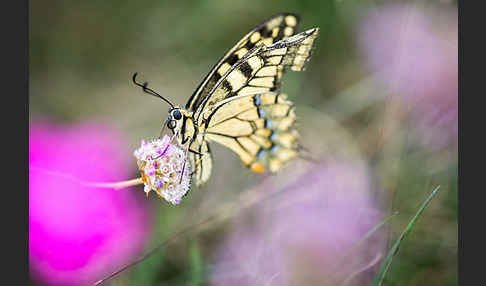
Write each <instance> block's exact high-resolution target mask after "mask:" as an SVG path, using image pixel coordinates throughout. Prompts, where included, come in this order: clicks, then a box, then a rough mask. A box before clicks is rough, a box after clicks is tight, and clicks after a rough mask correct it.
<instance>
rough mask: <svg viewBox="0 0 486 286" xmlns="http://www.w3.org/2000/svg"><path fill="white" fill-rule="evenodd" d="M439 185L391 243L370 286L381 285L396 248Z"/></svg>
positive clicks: (396, 250)
mask: <svg viewBox="0 0 486 286" xmlns="http://www.w3.org/2000/svg"><path fill="white" fill-rule="evenodd" d="M439 188H440V186H437V187H436V188H435V189H434V191H432V193H431V194H430V195H429V197H428V198H427V199H426V200H425V201H424V202H423V203H422V206H420V208H419V210H418V211H417V213H416V214H415V216H414V217H413V218H412V220H411V221H410V222H409V223H408V225H407V227H406V228H405V230H404V231H403V232H402V233H401V234H400V236H399V237H398V239H397V241H396V242H395V243H394V244H393V246H392V248H391V249H390V251H389V252H388V254H387V256H386V258H385V260H384V261H383V263H382V264H381V266H380V270H379V271H378V274H377V275H376V276H375V279H374V280H373V282H372V283H371V285H372V286H381V285H382V284H383V280H384V279H385V275H386V273H387V272H388V269H389V268H390V265H391V263H392V260H393V257H394V256H395V255H396V254H397V252H398V249H399V247H400V244H401V242H402V241H403V239H404V238H405V237H406V236H407V235H408V233H409V232H410V230H412V227H413V226H414V225H415V223H416V222H417V219H418V218H419V217H420V215H421V214H422V212H423V211H424V209H425V208H426V207H427V205H428V204H429V202H430V200H432V198H433V197H434V196H435V195H436V194H437V191H438V190H439Z"/></svg>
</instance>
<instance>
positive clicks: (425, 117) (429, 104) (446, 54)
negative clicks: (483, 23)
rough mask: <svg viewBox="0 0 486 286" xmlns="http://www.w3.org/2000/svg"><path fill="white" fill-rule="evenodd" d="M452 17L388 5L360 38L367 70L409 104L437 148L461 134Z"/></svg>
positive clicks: (425, 139) (425, 138)
mask: <svg viewBox="0 0 486 286" xmlns="http://www.w3.org/2000/svg"><path fill="white" fill-rule="evenodd" d="M444 12H449V11H444ZM455 13H457V12H455ZM445 15H448V14H445ZM448 16H449V17H442V18H444V19H445V18H446V19H447V20H446V21H443V20H442V21H440V20H441V19H440V18H439V17H436V14H433V13H431V12H430V11H428V10H420V9H419V8H418V7H417V6H416V5H406V4H388V5H385V6H383V7H381V8H378V9H376V10H374V11H373V12H371V13H370V14H368V15H367V16H366V17H365V18H364V19H363V21H362V22H360V25H359V37H358V38H359V44H360V48H361V51H362V52H363V55H364V58H365V61H366V63H367V64H368V66H369V67H370V68H371V70H373V71H375V72H379V78H380V79H381V81H382V83H383V84H384V85H385V87H387V88H389V90H390V91H392V92H396V93H398V94H399V95H400V97H401V98H402V99H403V101H404V102H405V103H407V104H408V105H409V107H410V111H411V112H410V115H411V116H412V117H413V119H414V120H415V122H416V125H418V126H417V130H418V131H419V133H418V134H419V135H420V136H421V138H422V143H426V144H429V145H431V146H434V145H436V146H438V147H441V146H444V145H446V144H448V143H450V141H451V140H456V141H457V132H458V119H457V115H458V41H457V38H458V29H457V15H456V16H455V17H454V15H448Z"/></svg>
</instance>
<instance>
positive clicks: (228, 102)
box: [167, 13, 319, 186]
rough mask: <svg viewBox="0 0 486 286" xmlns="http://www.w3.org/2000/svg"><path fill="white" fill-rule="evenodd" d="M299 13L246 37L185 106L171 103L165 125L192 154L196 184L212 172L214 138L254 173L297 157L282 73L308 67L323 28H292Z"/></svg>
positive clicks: (276, 18)
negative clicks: (282, 88) (307, 62)
mask: <svg viewBox="0 0 486 286" xmlns="http://www.w3.org/2000/svg"><path fill="white" fill-rule="evenodd" d="M298 22H299V18H298V17H297V16H296V15H294V14H290V13H283V14H278V15H275V16H273V17H271V18H270V19H268V20H267V21H264V22H263V23H262V24H260V25H258V26H257V27H256V28H255V29H253V30H252V31H251V32H250V33H248V34H247V35H246V36H244V37H243V38H242V39H241V40H240V41H239V42H238V43H237V44H236V45H235V46H234V47H233V48H232V49H230V50H229V51H228V52H227V53H226V54H225V55H224V56H223V57H222V58H221V59H220V61H219V62H218V63H217V64H216V65H215V66H214V67H213V68H212V69H211V71H210V72H209V74H208V75H207V76H206V77H205V78H204V80H203V81H202V82H201V84H200V85H199V86H198V87H197V88H196V90H195V91H194V93H193V94H192V96H191V97H190V98H189V100H188V102H187V104H186V105H185V107H179V106H172V108H171V109H170V110H169V116H168V121H167V126H168V128H169V129H170V130H172V132H173V134H174V135H175V136H176V138H177V140H178V142H179V144H181V145H182V146H185V147H186V148H187V150H188V152H189V158H190V162H191V164H192V169H193V170H194V179H195V182H196V185H199V186H200V185H202V184H203V183H205V182H206V181H207V180H208V179H209V177H210V174H211V170H212V165H213V164H212V158H211V151H210V147H209V142H217V143H219V144H221V145H223V146H226V147H228V148H229V149H231V150H232V151H233V152H235V153H236V154H237V155H238V156H239V158H240V159H241V161H242V163H243V164H244V165H245V166H246V167H248V168H249V169H250V170H252V171H254V172H258V173H261V172H265V171H270V172H276V171H278V170H280V169H281V168H282V167H283V166H284V165H285V163H286V162H288V161H289V160H291V159H293V158H295V157H297V156H298V151H299V150H298V149H299V144H298V134H297V131H296V130H295V128H294V123H295V119H296V118H295V113H294V106H293V104H292V102H290V101H289V100H287V97H286V95H285V94H282V93H281V92H280V83H281V78H282V75H283V73H284V72H285V71H286V70H287V69H288V68H290V69H291V70H294V71H300V70H302V69H303V67H304V64H305V62H306V61H307V60H308V59H309V57H310V53H311V48H312V44H313V41H314V39H315V38H316V37H317V35H318V31H319V29H318V28H313V29H310V30H307V31H304V32H301V33H299V34H294V33H295V31H296V28H297V25H298Z"/></svg>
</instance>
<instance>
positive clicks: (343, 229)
mask: <svg viewBox="0 0 486 286" xmlns="http://www.w3.org/2000/svg"><path fill="white" fill-rule="evenodd" d="M266 189H268V188H266ZM280 191H282V194H280V195H275V196H274V197H273V198H272V200H271V201H269V202H268V203H265V204H262V205H261V206H260V207H258V208H257V209H256V210H252V211H251V214H249V215H248V216H247V217H246V218H247V219H248V223H241V224H240V225H237V226H236V229H235V230H234V231H233V232H232V233H231V234H230V235H229V237H228V239H227V241H226V242H225V243H223V245H222V247H221V248H220V249H219V250H218V251H217V253H216V256H215V260H216V263H215V268H214V270H213V272H212V275H211V282H212V285H346V284H347V285H366V283H365V281H369V279H370V277H371V276H370V275H372V274H374V271H371V272H370V270H376V266H377V264H379V263H378V262H379V261H380V258H382V257H383V253H382V252H381V251H382V246H383V244H382V242H383V241H382V240H381V239H382V236H381V235H380V233H375V235H374V236H373V237H372V238H371V239H370V240H367V241H365V242H364V244H363V245H361V246H360V247H357V248H354V247H356V246H357V243H358V241H359V240H360V239H361V238H362V237H363V236H364V235H365V234H366V232H367V231H369V230H370V229H372V228H373V227H374V226H375V225H377V224H378V223H379V222H380V219H381V215H380V211H379V210H378V209H377V207H376V205H375V203H374V202H373V200H372V198H371V193H370V192H371V185H370V181H369V178H368V174H367V171H366V169H365V168H363V167H362V166H359V165H355V164H338V165H332V166H327V167H325V166H321V167H316V168H314V169H313V171H311V172H310V173H308V174H307V175H304V176H303V177H301V178H299V179H298V180H297V181H296V183H294V184H292V185H290V186H287V187H286V189H284V190H280ZM378 241H379V243H378ZM343 283H344V284H343Z"/></svg>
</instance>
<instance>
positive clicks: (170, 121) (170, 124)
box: [167, 120, 177, 129]
mask: <svg viewBox="0 0 486 286" xmlns="http://www.w3.org/2000/svg"><path fill="white" fill-rule="evenodd" d="M176 124H177V122H176V121H175V120H169V121H168V122H167V127H169V129H174V128H176Z"/></svg>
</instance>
